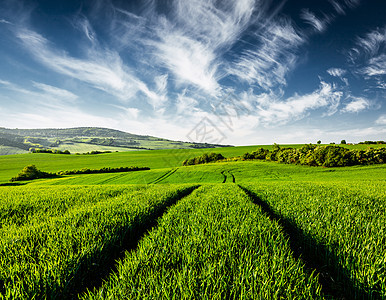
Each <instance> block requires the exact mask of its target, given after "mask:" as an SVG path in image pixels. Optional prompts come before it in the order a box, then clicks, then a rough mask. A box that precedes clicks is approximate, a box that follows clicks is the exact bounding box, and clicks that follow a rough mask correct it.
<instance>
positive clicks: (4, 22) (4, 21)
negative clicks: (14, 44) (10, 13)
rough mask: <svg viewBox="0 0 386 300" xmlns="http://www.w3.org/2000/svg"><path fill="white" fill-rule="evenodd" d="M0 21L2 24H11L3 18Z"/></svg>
mask: <svg viewBox="0 0 386 300" xmlns="http://www.w3.org/2000/svg"><path fill="white" fill-rule="evenodd" d="M0 23H3V24H12V23H11V22H9V21H7V20H4V19H0Z"/></svg>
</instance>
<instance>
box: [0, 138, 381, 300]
mask: <svg viewBox="0 0 386 300" xmlns="http://www.w3.org/2000/svg"><path fill="white" fill-rule="evenodd" d="M300 146H301V145H299V147H300ZM296 147H297V146H296ZM350 147H352V146H350ZM360 147H364V145H360ZM256 148H257V146H245V147H229V148H221V149H220V150H219V149H215V150H216V152H218V153H221V154H223V155H224V156H225V157H234V156H240V155H242V154H243V153H245V152H252V151H254V150H255V149H256ZM210 151H214V150H210ZM204 152H205V151H204V150H202V149H183V150H155V151H133V152H121V153H106V154H98V155H50V154H45V153H36V154H19V155H9V156H2V157H0V184H2V185H3V186H0V199H1V203H0V218H1V227H0V251H1V256H0V257H1V259H0V297H2V298H5V299H26V298H37V299H40V298H45V297H47V298H66V299H74V298H82V299H101V298H108V299H119V298H126V299H331V298H332V299H386V277H385V273H386V272H385V269H384V268H385V267H384V266H385V265H386V248H385V245H386V240H385V236H386V232H385V228H386V215H385V209H386V207H385V201H386V199H385V195H386V184H385V183H386V167H385V164H379V165H367V166H351V167H339V168H324V167H309V166H301V165H291V164H280V163H277V162H269V161H261V160H251V161H232V162H217V163H211V164H202V165H192V166H182V161H183V160H185V159H188V158H192V157H195V156H198V155H201V154H202V153H204ZM30 164H34V165H36V166H37V167H38V168H39V169H40V170H43V171H46V172H59V171H66V170H73V169H82V168H91V169H100V168H104V167H110V168H117V167H129V166H138V167H149V168H150V170H143V171H135V172H127V173H103V174H73V175H64V176H58V177H57V178H43V179H37V180H31V181H25V182H22V183H13V185H14V186H10V183H9V179H10V178H11V177H13V176H15V175H17V173H18V172H19V171H20V170H21V169H22V168H23V167H25V166H26V165H30Z"/></svg>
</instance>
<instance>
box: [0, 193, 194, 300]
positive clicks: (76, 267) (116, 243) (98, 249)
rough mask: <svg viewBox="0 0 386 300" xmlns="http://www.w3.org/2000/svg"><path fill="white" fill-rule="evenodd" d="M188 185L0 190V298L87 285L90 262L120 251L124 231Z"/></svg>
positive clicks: (150, 215)
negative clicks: (2, 196)
mask: <svg viewBox="0 0 386 300" xmlns="http://www.w3.org/2000/svg"><path fill="white" fill-rule="evenodd" d="M191 190H192V187H189V186H170V187H166V186H165V187H164V188H163V189H162V190H159V189H156V188H155V187H139V188H138V187H132V188H127V187H126V186H124V187H122V186H121V187H116V188H107V189H105V188H99V189H98V188H84V187H83V188H75V189H74V188H73V187H67V188H65V189H63V188H61V189H56V188H51V189H47V190H46V189H44V190H43V189H42V190H40V192H39V191H38V190H36V189H29V190H21V191H17V190H16V194H17V193H18V192H19V193H21V194H22V195H20V196H21V197H20V196H17V195H15V191H14V189H13V188H10V187H7V188H2V189H1V192H2V194H5V196H6V200H5V203H3V204H2V208H1V211H2V225H3V226H2V228H1V230H0V241H1V244H0V283H1V288H0V297H1V298H2V297H4V298H6V299H32V298H38V299H40V298H45V297H48V298H57V297H58V296H60V297H64V296H65V295H67V296H66V297H70V296H71V295H72V294H73V293H74V290H78V289H81V288H82V286H83V285H85V284H87V281H88V280H87V279H88V277H90V276H92V272H95V267H94V266H95V265H102V266H103V265H104V264H105V263H106V262H107V261H108V260H109V259H110V256H111V255H115V253H116V252H119V251H120V245H121V243H122V242H123V240H124V239H125V237H126V236H127V235H128V234H130V233H131V232H135V231H136V230H138V228H140V227H141V226H144V225H146V223H148V222H151V221H152V220H153V218H154V217H155V216H156V215H157V214H158V213H159V211H160V210H163V209H165V207H167V206H169V205H171V204H172V203H173V202H175V201H177V200H178V198H180V197H182V196H183V195H184V194H186V193H188V192H189V191H191ZM58 194H59V197H60V199H61V201H60V202H59V203H58V197H57V195H58ZM7 199H8V200H7ZM12 199H18V201H16V203H15V201H12ZM90 272H91V273H90Z"/></svg>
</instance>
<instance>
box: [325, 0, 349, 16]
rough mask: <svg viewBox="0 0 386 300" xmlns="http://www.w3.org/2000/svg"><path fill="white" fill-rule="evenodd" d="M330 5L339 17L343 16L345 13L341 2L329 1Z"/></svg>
mask: <svg viewBox="0 0 386 300" xmlns="http://www.w3.org/2000/svg"><path fill="white" fill-rule="evenodd" d="M329 2H330V3H331V5H332V6H333V7H334V8H335V10H336V12H337V13H338V14H341V15H345V14H346V12H345V11H344V6H343V5H342V3H341V2H338V1H336V0H329Z"/></svg>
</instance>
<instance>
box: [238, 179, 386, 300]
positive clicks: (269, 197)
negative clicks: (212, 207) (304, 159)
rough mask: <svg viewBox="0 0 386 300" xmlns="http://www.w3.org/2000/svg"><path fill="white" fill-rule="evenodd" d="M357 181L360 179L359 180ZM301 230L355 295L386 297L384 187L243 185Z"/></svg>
mask: <svg viewBox="0 0 386 300" xmlns="http://www.w3.org/2000/svg"><path fill="white" fill-rule="evenodd" d="M357 185H358V184H357ZM245 187H246V188H247V189H249V190H251V191H253V192H254V194H255V195H256V197H258V198H259V199H260V200H261V201H263V202H264V203H267V204H268V205H269V207H270V208H271V209H272V210H273V211H274V212H275V213H277V214H278V215H279V216H281V218H282V219H283V220H285V221H286V222H287V223H288V224H289V226H291V227H292V228H295V230H296V233H297V234H298V235H299V236H300V238H299V243H300V247H302V249H303V250H304V251H305V252H307V253H310V254H311V256H312V258H313V259H319V264H320V265H327V266H328V267H327V271H326V272H330V273H331V274H334V276H336V279H337V280H338V281H339V283H337V286H336V287H335V288H336V289H343V290H345V294H346V295H347V294H349V295H350V294H351V296H350V297H351V298H352V299H354V298H355V299H359V298H366V299H377V298H383V299H386V272H385V266H386V215H385V208H386V207H385V197H384V195H385V187H384V185H382V183H375V182H372V183H371V182H368V183H366V182H363V183H361V184H360V186H359V187H358V186H356V185H355V184H354V185H353V186H352V184H351V183H346V184H344V183H343V182H341V183H340V184H339V186H338V185H335V184H333V183H332V184H315V183H313V184H310V183H299V182H298V183H297V184H296V185H294V184H293V183H291V182H287V183H284V182H282V183H274V184H273V183H272V184H268V183H265V184H261V183H260V184H259V185H251V184H249V185H245Z"/></svg>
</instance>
